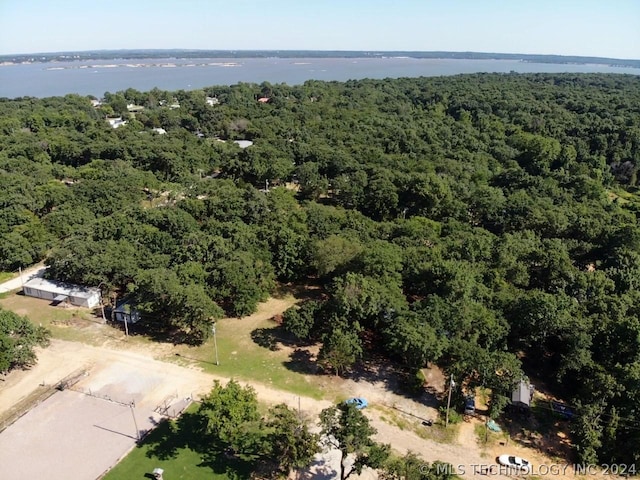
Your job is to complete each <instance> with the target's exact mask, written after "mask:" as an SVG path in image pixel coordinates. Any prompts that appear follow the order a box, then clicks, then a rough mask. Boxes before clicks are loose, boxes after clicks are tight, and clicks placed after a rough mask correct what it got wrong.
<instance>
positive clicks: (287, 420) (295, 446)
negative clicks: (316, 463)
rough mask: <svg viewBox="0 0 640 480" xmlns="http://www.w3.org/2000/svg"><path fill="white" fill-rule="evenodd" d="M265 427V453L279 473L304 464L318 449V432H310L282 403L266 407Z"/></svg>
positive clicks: (304, 465) (298, 417) (305, 464)
mask: <svg viewBox="0 0 640 480" xmlns="http://www.w3.org/2000/svg"><path fill="white" fill-rule="evenodd" d="M265 427H266V432H267V434H266V437H267V444H268V445H269V457H270V459H271V460H274V461H275V462H276V464H277V465H278V469H279V470H280V472H282V474H283V475H286V476H288V475H289V474H290V473H291V471H292V470H294V469H300V468H303V467H306V466H308V465H309V464H310V463H311V461H312V460H313V457H314V455H315V454H316V453H318V452H319V451H320V437H319V435H317V434H315V433H311V432H310V431H309V426H308V425H307V423H306V422H304V421H303V420H302V419H301V418H300V416H299V415H298V413H297V412H295V411H293V410H291V409H290V408H289V407H287V406H286V405H284V404H280V405H276V406H275V407H272V408H270V409H269V412H268V414H267V420H266V422H265Z"/></svg>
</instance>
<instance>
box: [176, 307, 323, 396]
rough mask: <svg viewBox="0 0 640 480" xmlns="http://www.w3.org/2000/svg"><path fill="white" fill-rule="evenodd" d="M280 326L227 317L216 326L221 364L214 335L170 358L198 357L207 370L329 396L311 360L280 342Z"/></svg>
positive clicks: (181, 348) (300, 392) (188, 359)
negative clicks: (312, 370)
mask: <svg viewBox="0 0 640 480" xmlns="http://www.w3.org/2000/svg"><path fill="white" fill-rule="evenodd" d="M281 336H283V334H282V332H281V329H280V328H279V327H278V325H277V324H275V323H274V322H273V321H271V320H261V321H257V322H256V321H251V320H249V319H237V318H227V319H223V320H220V321H219V322H218V324H217V328H216V340H217V345H218V360H219V365H216V364H215V345H214V342H213V339H211V340H209V341H208V342H207V343H206V344H204V345H202V346H200V347H187V346H177V347H176V348H175V352H174V355H173V357H174V358H172V359H171V360H172V361H176V362H180V363H183V362H184V363H190V362H193V361H196V362H197V363H198V365H199V366H201V367H202V368H203V369H204V370H205V371H208V372H211V373H214V374H218V375H223V376H227V377H232V378H237V379H239V380H255V381H258V382H260V383H264V384H265V385H269V386H273V387H274V388H278V389H281V390H286V391H289V392H292V393H294V394H296V395H303V396H307V397H312V398H316V399H321V398H323V397H326V395H327V393H330V392H327V389H326V386H325V384H327V383H328V382H327V381H326V379H325V378H324V377H314V376H312V375H310V374H309V373H308V371H309V366H310V364H309V363H308V362H306V361H305V360H304V356H302V359H292V353H293V350H294V348H293V347H287V346H283V345H282V344H280V343H279V342H278V341H277V340H278V338H279V337H281Z"/></svg>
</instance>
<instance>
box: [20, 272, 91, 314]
mask: <svg viewBox="0 0 640 480" xmlns="http://www.w3.org/2000/svg"><path fill="white" fill-rule="evenodd" d="M22 290H23V291H24V294H25V295H28V296H30V297H36V298H42V299H44V300H49V301H51V302H67V303H70V304H71V305H75V306H76V307H86V308H93V307H95V306H97V305H99V304H100V290H98V289H97V288H87V287H80V286H78V285H73V284H71V283H65V282H58V281H56V280H47V279H46V278H34V279H32V280H29V281H28V282H27V283H25V284H24V285H23V286H22Z"/></svg>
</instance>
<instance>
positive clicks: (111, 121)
mask: <svg viewBox="0 0 640 480" xmlns="http://www.w3.org/2000/svg"><path fill="white" fill-rule="evenodd" d="M107 123H108V124H109V125H111V126H112V127H113V128H118V127H121V126H122V125H126V124H127V121H126V120H123V119H122V117H116V118H107Z"/></svg>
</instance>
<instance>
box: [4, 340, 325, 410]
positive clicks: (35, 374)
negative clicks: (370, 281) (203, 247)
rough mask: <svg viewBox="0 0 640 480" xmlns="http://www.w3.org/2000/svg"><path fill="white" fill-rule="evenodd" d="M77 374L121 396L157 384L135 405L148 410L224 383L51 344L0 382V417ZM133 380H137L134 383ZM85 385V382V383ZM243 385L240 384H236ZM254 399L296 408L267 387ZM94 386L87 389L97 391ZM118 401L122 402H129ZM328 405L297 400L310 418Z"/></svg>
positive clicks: (135, 358)
mask: <svg viewBox="0 0 640 480" xmlns="http://www.w3.org/2000/svg"><path fill="white" fill-rule="evenodd" d="M78 370H87V372H88V373H89V378H91V377H93V378H100V381H99V383H100V384H102V385H108V384H112V385H114V386H117V385H118V384H121V385H122V388H123V397H124V396H126V387H127V386H128V385H129V383H130V382H134V381H136V382H138V383H139V382H143V381H144V379H145V378H148V379H149V378H152V379H158V378H159V379H162V381H156V382H153V383H152V384H150V385H148V386H147V388H145V396H144V398H140V399H139V401H141V402H144V403H146V404H148V405H152V404H155V405H157V404H159V403H160V402H162V400H163V399H165V398H166V397H167V396H170V395H172V394H175V393H177V394H178V395H179V396H191V395H193V396H194V397H198V396H200V395H202V394H204V393H206V392H208V391H209V390H211V386H212V384H213V381H214V380H220V381H221V382H226V381H227V380H228V379H227V378H225V377H220V376H216V375H212V374H209V373H205V372H203V371H201V370H199V369H197V368H189V367H183V366H179V365H174V364H171V363H166V362H161V361H159V360H155V359H154V358H152V357H150V356H148V355H145V354H142V353H137V352H131V351H126V350H114V349H110V348H105V347H93V346H89V345H83V344H79V343H75V342H66V341H63V340H52V342H51V345H50V346H49V347H48V348H46V349H40V350H39V351H38V363H37V365H35V366H34V367H32V368H31V369H30V370H26V371H15V372H12V373H10V374H9V375H7V376H6V377H5V380H4V381H3V382H2V383H0V385H1V386H2V390H1V391H0V412H5V411H7V410H8V409H10V408H11V407H12V406H14V405H16V404H17V403H18V402H20V401H21V400H23V399H25V398H27V397H28V396H29V395H30V394H31V393H32V392H33V391H34V390H37V389H38V388H39V387H40V385H42V384H47V385H51V384H55V383H57V382H59V381H60V380H61V379H63V378H65V377H67V376H69V375H72V374H73V373H74V372H77V371H78ZM136 379H137V380H136ZM87 382H89V380H87ZM241 383H242V382H241ZM251 386H252V387H253V388H254V389H255V390H256V393H257V394H258V398H259V399H260V400H262V401H265V402H268V403H281V402H283V403H287V404H289V405H291V406H294V405H295V407H296V408H297V406H298V396H297V395H294V394H292V393H289V392H283V391H280V390H276V389H273V388H270V387H268V386H266V385H262V384H259V383H255V382H251ZM98 387H99V385H96V383H95V381H94V382H93V383H92V388H93V389H97V388H98ZM129 400H130V399H128V398H123V399H122V401H129ZM329 405H330V403H329V402H324V401H318V400H315V399H311V398H306V397H301V398H300V407H301V409H302V410H305V411H308V412H309V413H316V412H319V411H320V410H322V408H325V407H326V406H329Z"/></svg>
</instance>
